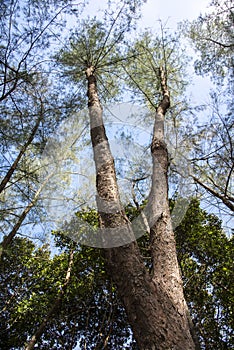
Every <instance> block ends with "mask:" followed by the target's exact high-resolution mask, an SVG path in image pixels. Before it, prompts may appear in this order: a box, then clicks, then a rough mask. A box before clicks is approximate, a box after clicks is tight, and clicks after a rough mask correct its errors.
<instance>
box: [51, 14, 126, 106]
mask: <svg viewBox="0 0 234 350" xmlns="http://www.w3.org/2000/svg"><path fill="white" fill-rule="evenodd" d="M106 25H107V23H105V24H104V23H102V22H100V21H97V20H96V19H92V20H84V21H81V24H80V26H79V27H78V28H77V29H76V30H75V31H74V32H73V33H72V34H71V36H70V38H69V43H68V44H67V45H66V46H65V48H63V49H62V50H61V51H60V52H59V53H58V54H57V56H56V57H57V60H58V62H59V63H61V64H62V65H63V67H64V73H63V75H64V76H67V77H68V78H69V79H71V80H73V81H75V82H76V84H77V85H78V86H79V87H80V88H81V89H82V90H83V89H84V88H85V86H86V83H85V79H86V77H85V70H86V68H87V67H91V66H92V67H94V69H95V76H96V77H97V80H98V84H99V89H100V95H101V96H102V97H103V98H104V99H105V100H106V99H110V98H113V97H115V96H117V94H118V93H119V89H118V87H119V85H118V81H117V80H118V79H117V76H118V68H116V65H117V63H118V62H119V60H121V58H120V53H119V50H118V48H117V47H118V45H119V43H120V42H121V40H122V39H123V35H124V30H125V26H124V28H123V29H121V31H119V32H118V33H112V26H111V25H110V28H109V31H108V30H107V27H106ZM113 72H115V75H113Z"/></svg>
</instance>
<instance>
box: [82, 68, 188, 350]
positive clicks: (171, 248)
mask: <svg viewBox="0 0 234 350" xmlns="http://www.w3.org/2000/svg"><path fill="white" fill-rule="evenodd" d="M161 73H162V75H161V78H162V87H163V99H162V101H161V103H160V105H159V107H158V109H157V113H156V118H155V128H154V136H153V141H152V156H153V177H152V190H151V194H150V199H149V204H148V208H147V212H148V214H149V216H150V217H148V221H149V225H150V227H151V251H152V260H153V276H151V275H150V274H149V272H148V271H147V269H146V267H145V265H144V261H143V259H142V257H141V254H140V251H139V248H138V245H137V242H136V241H134V242H132V243H130V244H126V245H124V246H120V247H114V248H111V247H110V248H108V249H105V257H106V261H107V269H108V272H109V274H110V275H111V276H112V278H113V280H114V282H115V284H116V286H117V290H118V293H119V296H120V298H121V299H122V301H123V304H124V306H125V310H126V313H127V316H128V319H129V322H130V325H131V327H132V331H133V334H134V337H135V339H136V341H137V344H138V347H139V349H140V350H156V349H159V350H163V349H166V350H169V349H176V350H179V349H180V350H190V349H191V350H192V349H195V345H194V342H193V339H192V336H191V333H190V328H189V321H188V316H187V306H186V303H185V300H184V296H183V289H182V282H181V278H180V273H179V268H178V264H177V258H176V249H175V240H174V235H173V231H172V226H171V221H170V214H169V207H168V200H167V167H168V160H167V149H166V145H165V143H164V141H163V137H164V132H163V123H164V115H165V113H166V110H167V108H168V107H169V103H170V100H169V94H168V91H167V89H166V85H165V81H163V79H164V76H163V71H162V72H161ZM86 77H87V81H88V92H87V95H88V99H89V103H88V106H89V115H90V128H91V140H92V145H93V151H94V161H95V165H96V187H97V206H98V212H99V216H100V226H101V227H104V228H110V229H111V228H119V231H117V232H118V233H119V232H120V233H121V234H122V235H127V236H129V235H130V237H132V236H133V235H134V233H133V231H132V227H131V224H130V222H129V220H128V218H127V216H126V214H125V212H124V209H123V207H122V206H121V203H120V198H119V193H118V187H117V181H116V173H115V165H114V160H113V157H112V154H111V151H110V147H109V143H108V139H107V136H106V133H105V127H104V124H103V119H102V106H101V104H100V101H99V98H98V92H97V84H96V78H95V70H94V67H89V68H87V70H86ZM106 232H108V230H107V231H106ZM128 241H129V240H128Z"/></svg>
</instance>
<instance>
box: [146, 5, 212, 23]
mask: <svg viewBox="0 0 234 350" xmlns="http://www.w3.org/2000/svg"><path fill="white" fill-rule="evenodd" d="M209 3H210V0H174V1H173V0H148V1H147V3H146V4H145V5H144V7H143V22H144V23H145V24H146V26H153V25H154V22H155V21H156V20H157V19H161V20H162V21H166V20H168V26H169V27H170V28H176V24H177V23H178V22H180V21H182V20H184V19H189V20H193V19H196V18H197V17H198V16H199V14H200V13H201V12H205V10H206V8H207V6H208V5H209Z"/></svg>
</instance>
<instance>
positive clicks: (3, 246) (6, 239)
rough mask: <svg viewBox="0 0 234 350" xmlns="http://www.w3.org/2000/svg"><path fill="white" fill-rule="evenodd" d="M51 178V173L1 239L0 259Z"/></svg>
mask: <svg viewBox="0 0 234 350" xmlns="http://www.w3.org/2000/svg"><path fill="white" fill-rule="evenodd" d="M52 176H53V173H51V174H49V175H48V176H47V178H46V179H45V181H44V182H43V183H42V185H41V186H40V187H39V188H38V190H37V192H36V193H35V195H34V197H33V199H32V200H31V201H30V202H29V203H28V205H27V206H26V207H25V209H24V210H23V212H22V213H21V215H20V216H19V219H18V221H17V222H16V223H15V225H14V226H13V228H12V230H11V232H10V233H9V234H8V235H7V236H5V237H4V238H3V241H2V243H1V245H0V258H1V256H2V252H3V251H4V250H5V249H7V247H8V246H9V245H10V244H11V242H12V240H13V239H14V237H15V235H16V234H17V232H18V230H19V228H20V227H21V225H22V223H23V221H24V219H25V218H26V217H27V215H28V213H29V212H30V211H31V209H32V208H33V207H34V206H35V204H36V202H37V200H38V198H39V196H40V194H41V192H42V190H43V188H44V187H45V185H46V184H47V182H48V181H49V179H50V178H51V177H52Z"/></svg>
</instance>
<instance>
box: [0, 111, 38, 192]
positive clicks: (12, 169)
mask: <svg viewBox="0 0 234 350" xmlns="http://www.w3.org/2000/svg"><path fill="white" fill-rule="evenodd" d="M40 122H41V117H40V118H38V120H37V122H36V124H35V126H34V128H33V130H32V132H31V135H30V136H29V138H28V140H27V141H26V142H25V144H24V145H23V147H22V148H21V150H20V152H19V154H18V156H17V157H16V159H15V161H14V163H13V164H12V165H11V167H10V169H9V170H8V172H7V173H6V175H5V177H4V178H3V180H2V181H1V183H0V193H1V192H2V191H3V190H4V188H5V187H6V185H7V183H8V182H9V181H10V179H11V176H12V175H13V174H14V172H15V170H16V168H17V165H18V164H19V162H20V160H21V158H22V157H23V155H24V154H25V152H26V150H27V148H28V146H29V145H30V144H31V143H32V141H33V139H34V137H35V135H36V133H37V130H38V128H39V125H40Z"/></svg>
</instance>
